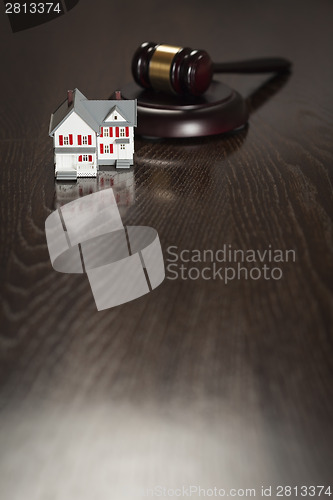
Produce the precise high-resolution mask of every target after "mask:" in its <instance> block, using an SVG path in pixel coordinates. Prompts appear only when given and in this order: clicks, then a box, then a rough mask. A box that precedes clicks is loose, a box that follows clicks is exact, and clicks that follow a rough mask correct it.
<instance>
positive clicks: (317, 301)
mask: <svg viewBox="0 0 333 500" xmlns="http://www.w3.org/2000/svg"><path fill="white" fill-rule="evenodd" d="M332 18H333V5H332V3H331V2H329V1H325V0H319V1H318V0H317V1H315V0H304V1H298V0H296V1H293V2H288V1H286V0H282V1H275V0H273V1H271V2H264V1H257V0H255V1H252V2H246V1H240V2H234V3H232V2H226V1H219V2H217V1H207V2H204V3H203V2H201V1H200V2H199V1H197V0H194V1H193V0H192V1H189V0H185V1H183V2H179V1H178V2H176V1H175V0H169V1H168V2H158V1H152V0H143V1H141V2H140V3H139V2H129V5H128V4H126V3H125V2H122V3H119V2H117V3H116V2H109V1H107V0H97V1H96V2H89V1H88V0H81V1H80V3H79V4H78V5H77V6H76V7H75V8H74V9H73V10H72V11H70V12H68V13H67V14H66V15H65V16H63V17H62V18H61V19H58V20H55V21H52V22H50V23H48V24H45V25H41V26H39V27H36V28H33V29H31V30H26V31H22V32H19V33H15V34H12V33H11V31H10V25H9V22H8V20H7V19H6V16H5V14H4V13H2V14H1V16H0V37H1V59H0V64H1V70H2V71H1V73H2V76H1V79H0V88H1V94H0V95H1V109H0V161H1V183H0V190H1V191H0V192H1V226H0V235H1V248H0V252H1V336H0V348H1V358H0V359H1V369H0V375H1V384H0V405H1V414H0V418H1V427H0V462H1V480H0V491H1V498H4V499H6V500H22V499H23V498H24V499H25V500H30V499H31V500H39V499H43V500H67V499H71V500H72V499H80V500H86V499H87V500H88V499H89V500H90V499H94V500H95V499H96V500H109V499H110V500H111V499H121V498H143V497H144V496H143V493H142V490H143V489H146V488H153V487H154V486H156V485H163V486H165V487H168V488H175V487H177V486H179V485H200V486H201V487H202V488H214V487H217V488H224V489H225V490H226V491H229V489H230V488H235V489H239V488H255V489H256V497H258V498H259V497H260V496H261V495H260V492H261V486H262V485H264V486H265V487H268V486H269V485H273V486H274V487H275V486H276V485H278V484H281V485H290V486H296V485H298V486H301V485H308V486H310V485H325V486H328V485H329V484H331V488H332V493H333V484H332V470H333V467H332V466H333V460H332V458H333V453H332V447H333V429H332V419H333V404H332V401H333V383H332V382H333V378H332V373H333V361H332V359H333V358H332V353H333V345H332V316H333V295H332V284H333V279H332V277H333V272H332V271H333V269H332V267H333V265H332V249H333V226H332V215H333V214H332V206H333V204H332V198H333V197H332V175H333V142H332V131H333V109H332V103H333V99H332V84H333V66H332V64H331V59H332V58H331V52H332V43H333V36H332V26H331V19H332ZM144 40H151V41H156V42H165V43H171V44H178V45H183V46H191V47H198V48H204V49H206V50H207V51H208V52H209V53H210V54H211V56H212V58H213V59H214V60H217V61H218V60H226V61H227V60H233V59H237V58H239V59H243V58H247V57H248V58H250V57H259V56H282V57H287V58H288V59H290V60H291V61H292V62H293V72H292V74H291V75H290V76H289V77H277V78H273V79H268V80H265V76H258V75H257V76H236V75H229V76H224V77H223V81H225V82H226V83H228V84H229V85H231V86H234V87H235V88H236V89H237V90H239V91H240V92H241V93H242V95H244V97H245V98H247V100H248V104H249V107H250V110H251V115H250V120H249V125H248V127H247V128H246V129H245V130H243V131H241V132H239V133H238V134H234V135H230V136H225V137H224V136H216V137H211V138H202V139H199V140H198V139H195V140H194V139H189V140H168V141H162V140H161V141H148V140H145V139H143V138H139V137H137V138H136V145H135V149H136V155H135V166H134V169H133V171H131V173H128V172H126V173H112V172H108V173H106V174H105V175H104V176H103V180H101V176H100V178H99V180H82V181H80V183H79V184H78V185H70V186H64V185H61V184H55V181H54V170H53V155H52V140H51V139H50V138H49V137H48V123H49V118H50V113H51V112H52V111H53V110H54V109H55V108H56V107H57V106H58V105H59V103H60V102H61V101H62V100H63V99H64V98H65V93H66V90H67V89H68V88H75V87H78V88H79V89H80V90H81V91H82V92H83V93H84V94H85V95H86V96H87V97H88V98H95V99H96V98H97V99H105V98H108V96H109V95H110V94H111V93H112V92H113V91H114V90H115V89H116V88H119V87H120V86H121V85H122V84H124V83H126V82H127V81H129V80H130V78H131V76H130V60H131V56H132V53H133V52H134V50H135V49H136V47H137V46H138V45H139V44H140V43H141V42H142V41H144ZM267 78H268V76H267ZM110 176H113V179H114V182H115V186H114V190H115V191H116V192H117V190H118V192H119V193H120V195H119V196H120V197H122V198H121V199H122V200H123V199H126V197H127V201H128V203H127V204H126V203H121V207H120V211H121V214H122V218H123V222H124V224H129V225H148V226H152V227H154V228H155V229H156V230H157V231H158V233H159V237H160V240H161V244H162V247H163V250H164V253H165V258H167V257H168V254H167V248H168V247H169V246H177V247H178V248H179V249H180V250H181V249H199V250H204V249H211V250H214V251H215V250H218V249H221V248H223V245H231V247H232V248H235V249H242V250H244V251H246V250H248V249H254V250H260V251H263V250H264V249H267V248H268V247H269V246H270V248H272V249H281V250H287V249H292V250H294V251H295V255H296V259H295V262H284V263H282V264H281V269H282V271H283V276H282V278H281V279H279V280H272V279H271V280H265V279H263V278H261V279H258V280H251V279H248V280H245V279H240V280H236V279H235V280H233V281H230V282H229V283H228V284H224V283H223V282H222V281H221V280H209V281H208V280H207V281H206V280H204V279H198V280H182V279H176V280H171V279H166V280H165V281H164V283H163V284H162V285H161V286H160V287H158V288H157V289H156V290H154V291H153V292H152V293H150V294H148V295H146V296H143V297H141V298H139V299H137V300H135V301H133V302H129V303H127V304H124V305H122V306H119V307H116V308H113V309H109V310H105V311H101V312H97V310H96V307H95V304H94V301H93V297H92V294H91V290H90V287H89V283H88V280H87V279H86V278H85V276H79V275H77V276H76V275H67V274H60V273H57V272H55V271H54V270H53V269H52V267H51V264H50V261H49V256H48V251H47V246H46V240H45V231H44V223H45V219H46V217H47V216H48V215H49V214H50V213H51V211H52V210H54V209H55V208H56V207H57V206H59V205H61V204H64V203H67V202H68V201H71V200H73V199H76V198H77V197H79V196H81V195H82V194H89V192H93V191H95V190H98V189H101V188H106V187H108V186H109V184H108V183H109V179H110ZM330 482H331V483H330ZM155 493H156V492H155ZM169 496H170V495H169ZM201 496H202V495H201ZM241 496H242V495H241V494H239V496H238V497H239V498H240V497H241ZM298 496H299V494H298ZM156 497H157V495H156ZM238 497H237V496H236V498H238ZM275 497H276V490H275V489H274V488H273V490H272V498H275ZM192 498H200V495H199V493H198V492H196V493H193V495H192ZM291 498H296V493H295V490H294V491H293V494H292V495H291ZM323 498H327V495H326V497H325V496H324V497H323Z"/></svg>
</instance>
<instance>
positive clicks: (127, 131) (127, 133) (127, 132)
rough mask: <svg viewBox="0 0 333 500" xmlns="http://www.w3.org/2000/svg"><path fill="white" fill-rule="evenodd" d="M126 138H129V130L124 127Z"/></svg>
mask: <svg viewBox="0 0 333 500" xmlns="http://www.w3.org/2000/svg"><path fill="white" fill-rule="evenodd" d="M128 136H129V128H128V127H126V137H128Z"/></svg>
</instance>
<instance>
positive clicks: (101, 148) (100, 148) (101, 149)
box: [99, 144, 104, 155]
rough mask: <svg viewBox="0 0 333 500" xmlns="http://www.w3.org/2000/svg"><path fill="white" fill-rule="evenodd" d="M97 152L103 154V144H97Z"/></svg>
mask: <svg viewBox="0 0 333 500" xmlns="http://www.w3.org/2000/svg"><path fill="white" fill-rule="evenodd" d="M99 152H100V153H101V155H102V154H103V152H104V151H103V144H100V145H99Z"/></svg>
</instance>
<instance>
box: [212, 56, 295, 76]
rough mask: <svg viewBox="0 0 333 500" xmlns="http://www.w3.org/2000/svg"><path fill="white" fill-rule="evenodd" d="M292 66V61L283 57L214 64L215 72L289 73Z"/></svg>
mask: <svg viewBox="0 0 333 500" xmlns="http://www.w3.org/2000/svg"><path fill="white" fill-rule="evenodd" d="M290 68H291V62H290V61H288V60H287V59H283V58H282V57H267V58H260V59H249V60H248V61H238V62H227V63H214V64H213V71H214V73H287V72H289V71H290Z"/></svg>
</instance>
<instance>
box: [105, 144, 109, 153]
mask: <svg viewBox="0 0 333 500" xmlns="http://www.w3.org/2000/svg"><path fill="white" fill-rule="evenodd" d="M104 153H110V146H109V144H105V146H104Z"/></svg>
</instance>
